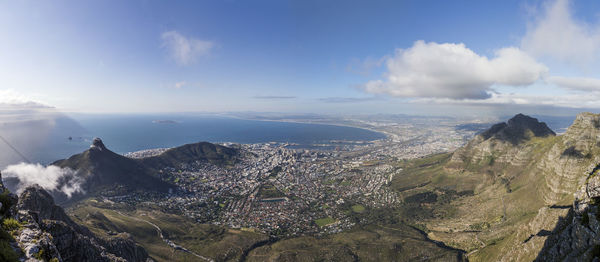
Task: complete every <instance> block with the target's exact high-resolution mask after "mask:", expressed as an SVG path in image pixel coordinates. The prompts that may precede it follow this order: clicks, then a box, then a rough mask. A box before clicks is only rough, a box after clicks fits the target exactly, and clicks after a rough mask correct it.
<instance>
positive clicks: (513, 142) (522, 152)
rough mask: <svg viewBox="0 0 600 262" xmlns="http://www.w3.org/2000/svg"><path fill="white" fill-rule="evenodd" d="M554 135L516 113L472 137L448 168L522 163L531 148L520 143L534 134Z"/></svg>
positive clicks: (534, 135)
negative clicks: (505, 120)
mask: <svg viewBox="0 0 600 262" xmlns="http://www.w3.org/2000/svg"><path fill="white" fill-rule="evenodd" d="M555 135H556V134H555V133H554V131H552V130H551V129H550V128H548V126H547V125H546V124H545V123H543V122H539V121H538V120H537V119H535V118H533V117H529V116H525V115H523V114H518V115H515V116H514V117H513V118H511V119H509V120H508V121H507V122H505V123H498V124H495V125H493V126H492V127H491V128H490V129H488V130H486V131H484V132H482V133H481V134H479V135H477V136H476V137H475V138H473V140H471V141H470V142H469V143H468V144H467V145H466V146H464V147H462V148H460V149H458V150H456V151H455V152H454V154H453V155H452V159H451V160H450V163H449V165H448V167H449V168H457V169H461V168H465V167H466V166H469V165H485V164H490V162H491V163H493V162H501V163H508V164H513V165H519V164H525V163H527V162H528V161H529V160H530V159H529V153H530V152H529V150H530V148H527V147H526V146H524V145H523V144H524V143H523V142H525V141H528V140H530V139H532V138H535V137H538V138H544V137H550V136H555Z"/></svg>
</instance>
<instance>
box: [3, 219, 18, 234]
mask: <svg viewBox="0 0 600 262" xmlns="http://www.w3.org/2000/svg"><path fill="white" fill-rule="evenodd" d="M21 227H22V225H21V223H19V221H17V220H16V219H14V218H6V219H4V221H2V228H3V229H4V230H6V231H13V230H17V229H19V228H21Z"/></svg>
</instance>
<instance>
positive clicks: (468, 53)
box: [365, 41, 548, 99]
mask: <svg viewBox="0 0 600 262" xmlns="http://www.w3.org/2000/svg"><path fill="white" fill-rule="evenodd" d="M386 66H387V73H386V79H385V80H374V81H370V82H368V83H367V84H366V85H365V90H366V91H367V92H370V93H376V94H389V95H392V96H396V97H429V98H450V99H487V98H490V97H491V94H490V92H491V91H492V85H494V84H500V85H510V86H525V85H530V84H533V83H534V82H535V81H537V80H538V79H540V78H541V77H542V76H543V75H545V74H546V73H547V71H548V68H547V67H546V66H544V65H543V64H540V63H538V62H536V61H535V60H534V59H533V58H532V57H531V56H529V55H527V54H526V53H525V52H523V51H521V50H519V49H518V48H514V47H509V48H502V49H499V50H497V51H496V52H495V56H494V57H493V58H491V59H489V58H487V57H485V56H481V55H478V54H477V53H475V52H473V51H472V50H471V49H469V48H467V47H466V46H465V45H464V44H453V43H444V44H438V43H434V42H430V43H426V42H424V41H417V42H415V43H414V45H413V46H412V47H410V48H408V49H398V50H396V53H395V55H394V56H393V57H392V58H389V59H388V60H387V61H386Z"/></svg>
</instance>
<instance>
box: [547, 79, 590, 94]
mask: <svg viewBox="0 0 600 262" xmlns="http://www.w3.org/2000/svg"><path fill="white" fill-rule="evenodd" d="M548 82H550V83H552V84H555V85H557V86H560V87H562V88H567V89H571V90H578V91H600V79H597V78H587V77H562V76H552V77H549V78H548Z"/></svg>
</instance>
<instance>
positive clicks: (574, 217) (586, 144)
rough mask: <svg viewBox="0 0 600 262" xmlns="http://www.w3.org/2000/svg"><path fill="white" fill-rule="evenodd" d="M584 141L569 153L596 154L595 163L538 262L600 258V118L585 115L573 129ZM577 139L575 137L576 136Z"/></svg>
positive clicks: (584, 174) (580, 141) (599, 116)
mask: <svg viewBox="0 0 600 262" xmlns="http://www.w3.org/2000/svg"><path fill="white" fill-rule="evenodd" d="M572 128H573V129H575V130H578V133H579V134H580V138H582V139H578V140H572V141H571V144H569V146H570V147H569V153H570V154H575V155H583V156H591V155H594V156H596V157H594V160H595V164H594V165H591V166H590V167H589V168H588V170H586V171H585V172H581V173H580V174H579V177H581V178H582V179H584V182H583V183H581V185H580V186H579V189H578V190H577V191H576V192H575V193H574V197H575V200H574V201H573V204H572V206H570V208H569V209H568V212H567V213H566V215H565V216H563V217H561V219H560V220H559V221H558V222H557V223H556V225H555V227H554V229H553V230H552V231H551V233H550V234H549V236H548V238H547V239H546V241H545V242H544V246H543V248H542V251H541V252H540V253H539V254H538V257H537V258H536V260H537V261H549V260H554V261H556V260H562V261H597V260H598V259H599V258H600V159H598V157H597V153H598V150H597V147H599V146H600V115H594V114H589V113H586V114H581V115H579V116H578V117H577V119H576V120H575V123H574V124H573V126H572ZM572 138H575V137H572Z"/></svg>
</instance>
